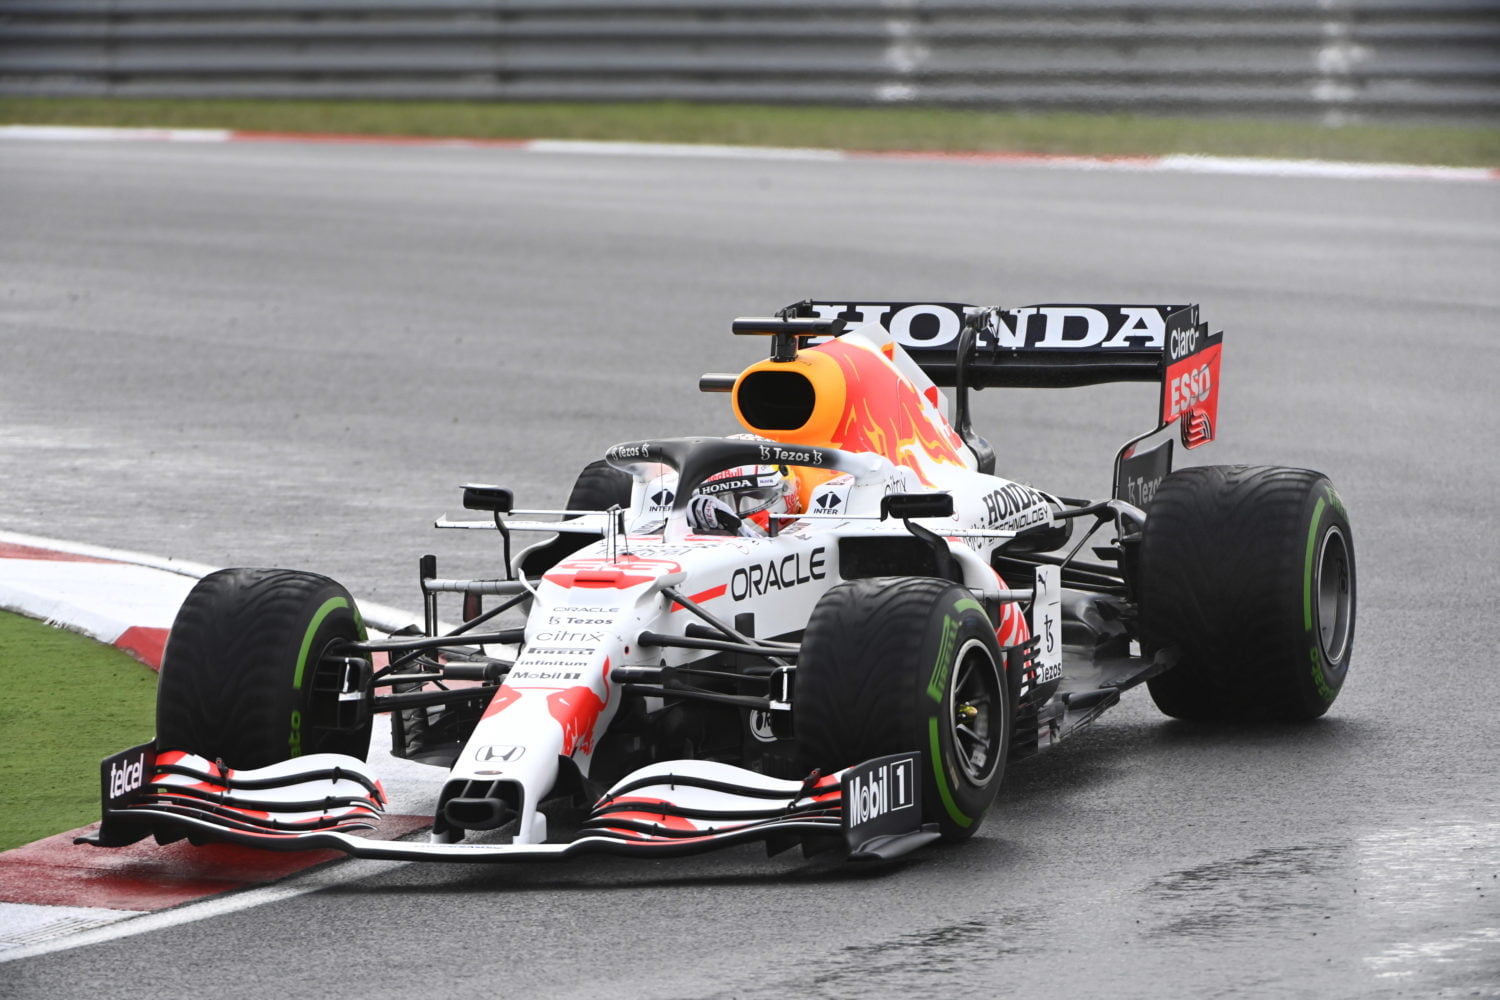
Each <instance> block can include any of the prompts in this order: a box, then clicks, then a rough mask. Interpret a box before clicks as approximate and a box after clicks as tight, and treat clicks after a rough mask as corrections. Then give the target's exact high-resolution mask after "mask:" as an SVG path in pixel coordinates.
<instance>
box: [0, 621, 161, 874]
mask: <svg viewBox="0 0 1500 1000" xmlns="http://www.w3.org/2000/svg"><path fill="white" fill-rule="evenodd" d="M0 686H3V688H4V690H5V697H4V698H0V850H9V849H10V848H12V847H19V846H21V845H22V844H28V843H30V842H31V841H33V840H39V839H41V838H42V837H49V836H51V835H52V834H55V833H62V832H64V831H66V830H73V829H76V828H77V827H80V826H83V825H84V824H86V823H90V822H93V821H94V820H96V819H98V818H99V762H100V761H101V760H102V759H103V758H105V757H107V756H109V755H110V754H112V753H114V752H115V751H117V750H123V749H125V748H126V747H131V746H135V745H136V744H137V743H144V742H145V741H146V740H149V739H150V738H151V736H152V733H153V732H154V731H155V728H156V722H155V720H156V672H155V671H154V670H152V669H151V668H150V667H148V666H146V665H145V664H143V663H141V662H139V661H137V660H134V659H132V658H131V657H129V656H127V655H125V654H124V653H122V652H120V651H119V650H118V649H115V648H114V647H113V646H106V645H104V644H103V643H99V642H95V641H94V640H93V639H90V638H88V637H86V636H82V635H77V634H75V633H73V632H67V631H64V630H63V629H59V628H53V627H51V626H49V625H45V624H43V623H42V622H39V621H35V620H34V619H30V618H23V617H21V616H19V615H12V614H5V613H0Z"/></svg>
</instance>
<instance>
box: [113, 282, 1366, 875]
mask: <svg viewBox="0 0 1500 1000" xmlns="http://www.w3.org/2000/svg"><path fill="white" fill-rule="evenodd" d="M733 330H734V332H735V333H736V334H741V335H747V336H759V337H765V338H767V340H768V341H769V343H770V345H771V349H770V357H769V358H768V359H766V360H763V361H760V362H757V363H755V364H752V365H751V366H750V367H748V368H747V369H745V370H744V371H742V372H740V373H738V374H734V375H729V374H722V375H721V374H709V375H705V376H703V377H702V379H701V380H700V388H701V389H702V390H704V391H708V392H723V393H727V394H728V395H729V396H730V399H731V402H732V405H733V410H734V414H735V416H736V417H737V418H738V421H739V423H740V424H741V425H742V426H743V427H744V429H745V431H746V432H748V433H745V434H739V435H737V436H734V437H679V438H666V439H652V440H640V441H631V442H627V443H621V444H616V445H614V446H613V447H611V448H609V449H608V451H606V452H605V453H604V456H603V459H602V460H601V461H598V462H595V463H593V464H591V465H589V466H588V467H587V468H585V469H584V470H583V472H582V474H581V475H580V476H579V477H578V480H577V483H576V485H575V486H574V488H573V491H572V495H571V496H570V497H569V499H568V502H567V504H566V507H565V509H562V510H550V511H549V510H521V509H517V508H516V506H515V504H514V500H513V496H512V494H511V492H510V491H509V490H507V489H504V488H503V487H500V486H492V485H473V486H469V487H466V488H465V489H464V494H463V503H464V507H465V508H466V509H468V510H472V511H477V512H479V513H480V515H481V516H480V517H479V518H477V519H472V520H464V521H450V520H448V519H447V518H446V517H444V518H443V519H442V520H440V521H439V522H438V525H437V526H438V527H440V528H448V529H456V530H473V529H480V530H483V531H484V532H486V533H490V532H494V533H495V535H494V536H492V537H497V538H498V541H499V543H500V549H501V551H502V554H503V559H502V564H501V568H502V572H501V574H500V575H498V576H496V577H495V578H492V579H448V578H444V577H442V576H440V575H439V574H438V571H437V566H436V561H435V560H434V559H433V558H432V557H425V558H424V559H423V560H422V564H421V567H420V569H421V572H420V578H421V588H422V593H423V597H424V619H425V620H424V622H423V625H422V626H421V627H417V626H411V627H409V628H407V629H405V630H402V631H400V632H397V633H396V634H393V635H390V636H389V637H386V638H379V637H371V636H369V635H367V632H366V628H365V625H364V624H363V621H362V619H361V616H360V613H359V611H358V609H357V607H356V605H355V602H354V600H353V598H352V597H351V596H350V594H349V593H348V591H346V590H345V589H344V588H343V587H341V586H339V585H338V584H336V583H334V582H333V581H331V580H329V579H327V578H325V577H322V576H317V575H314V574H310V573H304V572H295V571H289V570H272V569H229V570H222V571H219V572H216V573H213V574H211V575H209V576H206V577H204V578H203V579H202V580H201V581H200V582H199V583H198V584H197V585H196V587H195V588H194V589H193V591H192V593H191V594H190V595H189V596H188V598H187V600H186V601H185V602H184V604H183V606H182V609H181V611H180V613H179V614H178V617H177V619H176V622H175V624H174V625H173V628H172V631H171V636H170V639H169V641H168V644H167V647H166V653H165V657H164V661H163V664H162V669H161V676H160V682H159V693H158V703H157V719H156V738H155V739H154V740H153V741H152V742H150V743H148V744H145V745H143V746H139V747H135V748H132V749H130V750H127V751H125V752H123V753H120V754H117V755H115V756H113V757H111V758H109V759H107V760H105V761H104V762H103V765H102V782H103V796H104V819H103V823H102V824H101V827H100V829H99V831H98V833H97V834H96V835H95V836H93V837H92V838H89V840H88V842H90V843H94V844H98V845H100V846H119V845H123V844H127V843H132V842H135V841H137V840H140V839H142V838H143V837H145V836H147V835H148V834H154V835H155V836H156V838H157V839H158V840H159V841H163V842H166V841H169V840H175V839H179V838H182V837H187V838H189V839H191V840H193V841H194V842H201V841H207V840H226V841H234V842H239V843H245V844H251V845H257V846H262V847H267V848H275V849H283V850H296V849H305V848H323V847H331V848H337V849H339V850H343V851H346V852H347V853H349V854H353V855H357V856H361V857H375V858H405V859H459V860H472V861H498V860H517V859H519V860H527V859H540V858H561V857H568V856H572V855H575V854H579V853H584V852H589V851H603V852H612V853H620V854H645V855H654V854H681V853H689V852H695V851H701V850H705V849H709V848H715V847H720V846H724V845H728V844H733V843H740V842H744V841H752V840H758V841H764V842H765V843H766V845H767V849H768V850H769V851H771V852H773V853H774V852H776V851H779V850H783V849H786V848H789V847H792V846H801V847H802V848H803V849H804V850H805V851H807V852H809V853H811V852H816V851H820V850H825V849H830V848H831V849H837V850H841V851H843V852H845V854H846V855H847V856H848V857H850V858H854V859H879V858H889V857H894V856H897V855H900V854H903V853H905V852H907V851H910V850H912V849H913V848H915V847H917V846H919V845H921V844H924V843H928V842H930V841H933V840H936V839H939V838H942V839H946V840H962V839H964V838H966V837H969V836H971V835H973V833H974V832H975V831H976V830H977V829H978V828H979V826H980V824H981V822H982V821H983V820H984V818H985V814H986V812H987V811H988V810H989V808H990V805H991V803H992V802H993V801H994V799H995V796H996V793H997V791H998V789H999V787H1000V782H1001V779H1002V777H1003V775H1004V773H1005V770H1006V767H1007V764H1008V763H1009V762H1011V761H1014V760H1016V759H1018V758H1021V757H1025V756H1027V755H1029V754H1032V753H1035V752H1037V751H1038V750H1040V749H1042V748H1044V747H1047V746H1050V745H1051V744H1054V743H1056V742H1057V741H1059V740H1062V739H1064V738H1066V737H1068V736H1070V735H1071V734H1073V733H1075V732H1077V731H1078V730H1079V729H1080V728H1081V727H1083V726H1085V725H1087V724H1088V723H1090V722H1092V721H1093V720H1094V719H1095V718H1097V717H1098V716H1099V715H1100V713H1102V712H1104V711H1105V710H1106V709H1108V708H1109V707H1110V706H1112V705H1114V704H1115V703H1117V702H1118V701H1119V699H1120V695H1121V693H1122V692H1123V691H1125V690H1126V689H1128V688H1131V687H1133V686H1136V685H1139V684H1142V683H1144V684H1145V685H1146V687H1147V689H1148V690H1149V691H1150V694H1151V697H1152V698H1153V699H1154V700H1155V702H1156V704H1157V705H1158V706H1159V707H1160V708H1161V709H1162V710H1163V711H1164V712H1165V713H1166V714H1168V715H1171V716H1174V717H1177V718H1181V719H1189V720H1204V721H1212V720H1239V719H1275V720H1308V719H1312V718H1315V717H1317V716H1320V715H1322V714H1323V713H1324V712H1325V711H1326V710H1327V709H1328V707H1329V705H1330V704H1332V702H1333V700H1334V698H1335V696H1336V695H1337V694H1338V691H1339V688H1340V686H1341V685H1342V683H1343V681H1344V678H1345V675H1346V673H1347V671H1348V668H1349V658H1350V651H1351V648H1352V640H1353V635H1354V610H1355V573H1354V545H1353V538H1352V535H1351V532H1350V527H1349V520H1348V517H1347V515H1346V513H1345V510H1344V505H1343V503H1342V502H1341V501H1340V499H1339V495H1338V494H1337V493H1336V492H1335V491H1334V488H1333V486H1332V485H1331V484H1330V483H1329V481H1328V480H1327V479H1326V478H1325V477H1324V476H1322V475H1320V474H1319V473H1316V472H1310V471H1306V470H1302V469H1291V468H1261V467H1243V466H1197V467H1190V468H1184V469H1181V470H1178V471H1175V472H1174V471H1172V457H1173V445H1174V437H1180V440H1181V442H1182V444H1183V446H1185V447H1187V448H1195V447H1197V446H1199V445H1202V444H1204V443H1206V442H1208V441H1210V440H1212V439H1213V437H1214V435H1215V432H1216V430H1217V406H1218V387H1219V362H1220V351H1221V347H1222V334H1221V333H1210V332H1209V328H1208V327H1207V325H1205V324H1203V323H1201V322H1200V321H1199V317H1198V308H1197V307H1196V306H1183V305H1144V306H1106V305H1087V306H1076V305H1044V306H1031V307H1026V308H1022V309H1014V310H1003V309H998V308H977V307H973V306H967V305H961V304H952V303H920V302H912V303H880V304H862V303H850V302H847V301H845V302H831V301H813V300H809V301H804V302H799V303H796V304H795V305H792V306H788V307H786V308H785V309H782V310H781V311H780V312H779V313H777V314H776V315H775V316H772V317H768V318H753V319H741V320H736V321H735V322H734V325H733ZM1121 380H1128V381H1150V382H1155V383H1159V384H1160V386H1161V396H1160V399H1161V405H1160V410H1159V412H1158V416H1157V420H1156V422H1155V423H1156V426H1155V427H1154V428H1152V429H1151V430H1150V431H1149V432H1148V433H1146V434H1143V435H1141V436H1139V437H1137V438H1134V439H1133V440H1131V441H1129V442H1128V443H1126V444H1125V446H1124V447H1123V448H1121V450H1120V451H1119V453H1118V454H1117V455H1116V457H1115V462H1114V490H1113V495H1112V496H1110V497H1107V498H1104V499H1093V500H1086V499H1076V498H1070V497H1065V496H1059V495H1056V494H1053V493H1049V492H1046V491H1045V490H1042V489H1038V488H1036V487H1034V486H1031V485H1026V484H1023V483H1019V482H1013V481H1011V480H1008V479H1004V478H1001V477H999V476H997V475H995V473H994V464H995V457H994V450H993V449H992V448H991V447H990V446H989V445H988V444H987V443H986V441H985V440H984V439H983V438H982V437H980V436H979V435H978V434H977V433H976V432H975V431H974V429H973V427H972V425H971V419H970V400H969V393H970V392H971V391H972V390H975V389H980V388H987V387H1007V386H1017V387H1053V386H1078V385H1088V384H1094V383H1100V382H1107V381H1121ZM939 386H944V387H948V388H951V389H952V390H953V391H954V392H953V401H952V406H951V408H949V407H948V406H947V404H946V402H945V399H944V396H943V394H942V392H941V391H940V389H939ZM523 533H525V534H531V533H541V537H540V540H538V541H537V542H535V543H534V544H531V545H528V546H525V547H523V548H519V550H518V551H515V552H514V553H513V552H512V539H513V537H514V536H516V535H518V534H523ZM441 595H458V596H460V597H461V601H462V619H461V622H460V623H458V624H457V625H454V626H444V625H443V624H442V621H443V619H442V618H441V616H440V614H439V606H438V605H439V598H440V596H441ZM453 599H454V598H453V597H452V596H450V597H448V598H446V599H445V600H447V601H448V602H450V603H451V602H452V601H453ZM486 602H489V603H491V604H492V606H491V607H489V608H486V607H485V604H486ZM379 713H389V717H390V724H391V739H392V753H393V754H394V755H395V756H397V757H403V758H407V759H409V760H412V761H417V762H421V763H425V764H430V765H434V766H436V767H438V768H441V769H444V770H445V771H446V778H445V780H444V781H443V782H442V784H441V790H440V791H439V792H438V794H437V797H436V807H435V810H434V815H433V819H432V831H431V836H430V838H429V840H428V841H426V842H410V841H380V840H375V839H370V838H368V837H363V836H358V835H356V834H355V833H354V831H359V830H369V829H371V828H373V827H374V826H375V824H376V823H377V822H378V820H379V818H380V815H381V813H382V812H383V811H384V810H385V808H386V805H387V802H386V796H385V793H384V791H383V788H382V786H381V784H380V783H379V782H378V781H377V780H376V776H375V775H374V774H373V773H371V769H370V767H369V766H368V765H367V764H366V762H365V758H366V756H367V753H368V750H369V744H370V738H371V731H372V725H373V719H374V716H375V715H377V714H379ZM435 785H436V783H435Z"/></svg>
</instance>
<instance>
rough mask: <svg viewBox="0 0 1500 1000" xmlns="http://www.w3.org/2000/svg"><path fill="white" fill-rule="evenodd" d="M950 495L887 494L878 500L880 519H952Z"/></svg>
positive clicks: (951, 496) (951, 497)
mask: <svg viewBox="0 0 1500 1000" xmlns="http://www.w3.org/2000/svg"><path fill="white" fill-rule="evenodd" d="M952 516H953V494H951V493H887V494H886V495H885V496H883V497H881V498H880V519H881V520H882V521H884V520H885V519H886V518H888V517H899V518H902V519H903V520H904V519H906V518H912V517H952Z"/></svg>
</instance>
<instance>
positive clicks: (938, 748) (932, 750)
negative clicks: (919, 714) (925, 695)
mask: <svg viewBox="0 0 1500 1000" xmlns="http://www.w3.org/2000/svg"><path fill="white" fill-rule="evenodd" d="M927 736H928V752H929V755H930V756H931V758H932V777H933V779H934V780H935V781H936V782H937V790H938V798H940V799H942V800H943V809H944V810H945V811H946V812H947V813H948V818H949V819H951V820H953V822H955V823H957V824H958V825H959V826H962V827H967V826H969V825H970V824H971V823H973V822H974V820H973V819H972V818H970V817H969V816H968V815H966V814H965V813H964V811H963V810H962V809H960V808H959V807H958V803H957V802H955V801H953V791H952V789H950V788H949V787H948V776H947V774H945V773H944V768H943V738H942V736H941V735H940V727H939V721H938V717H937V716H935V715H933V716H929V717H928V719H927Z"/></svg>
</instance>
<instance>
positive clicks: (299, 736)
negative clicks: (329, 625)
mask: <svg viewBox="0 0 1500 1000" xmlns="http://www.w3.org/2000/svg"><path fill="white" fill-rule="evenodd" d="M340 610H351V611H352V609H350V607H349V601H348V599H347V598H344V597H330V598H329V599H328V600H326V601H324V602H323V604H322V606H321V607H319V608H318V610H317V611H315V612H314V613H313V616H312V620H311V621H309V622H308V623H307V630H306V631H305V632H303V633H302V646H301V648H300V649H299V650H298V651H297V669H296V671H295V672H294V673H293V674H292V710H291V714H290V715H289V716H288V718H287V734H288V735H287V752H288V753H289V754H290V755H291V756H293V757H300V756H302V740H303V733H302V724H303V722H304V721H305V720H304V719H303V717H302V709H303V707H304V706H305V704H306V702H307V698H306V697H305V696H304V692H303V688H302V685H303V682H304V681H305V680H306V679H307V661H308V658H309V657H310V656H311V654H312V646H313V640H314V639H315V638H317V635H318V631H319V630H320V629H321V628H322V627H323V623H324V622H325V621H327V620H328V616H329V615H331V614H333V613H334V612H335V611H340ZM354 618H355V628H356V629H357V630H358V631H359V632H360V633H361V634H363V633H364V627H363V622H361V621H359V616H358V614H357V613H355V614H354Z"/></svg>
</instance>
